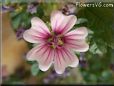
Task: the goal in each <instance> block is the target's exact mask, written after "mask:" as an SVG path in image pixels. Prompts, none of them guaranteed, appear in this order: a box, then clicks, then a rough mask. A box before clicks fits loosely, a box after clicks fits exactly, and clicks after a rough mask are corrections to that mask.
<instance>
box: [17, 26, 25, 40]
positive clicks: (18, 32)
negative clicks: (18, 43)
mask: <svg viewBox="0 0 114 86" xmlns="http://www.w3.org/2000/svg"><path fill="white" fill-rule="evenodd" d="M24 31H25V29H24V28H23V27H20V28H19V29H18V30H17V32H16V37H17V39H18V40H20V39H22V38H23V33H24Z"/></svg>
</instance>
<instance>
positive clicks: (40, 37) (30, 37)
mask: <svg viewBox="0 0 114 86" xmlns="http://www.w3.org/2000/svg"><path fill="white" fill-rule="evenodd" d="M46 37H48V35H46V34H43V33H40V32H38V31H37V30H35V29H29V30H26V31H25V32H24V33H23V38H24V39H25V40H26V41H28V42H30V43H39V42H43V41H45V38H46Z"/></svg>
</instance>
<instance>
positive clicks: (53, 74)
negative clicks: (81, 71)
mask: <svg viewBox="0 0 114 86" xmlns="http://www.w3.org/2000/svg"><path fill="white" fill-rule="evenodd" d="M67 76H70V71H69V70H67V69H66V70H65V72H64V73H63V74H57V73H56V72H55V71H52V72H51V73H50V74H49V75H48V76H47V77H46V78H44V83H45V84H48V83H50V82H52V81H53V80H56V79H59V78H66V77H67Z"/></svg>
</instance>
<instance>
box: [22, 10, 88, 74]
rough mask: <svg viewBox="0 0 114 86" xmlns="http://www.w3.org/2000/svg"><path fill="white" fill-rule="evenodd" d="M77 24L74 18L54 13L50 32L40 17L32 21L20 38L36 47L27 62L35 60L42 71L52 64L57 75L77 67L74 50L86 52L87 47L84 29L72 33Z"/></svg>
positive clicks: (30, 52)
mask: <svg viewBox="0 0 114 86" xmlns="http://www.w3.org/2000/svg"><path fill="white" fill-rule="evenodd" d="M76 21H77V18H76V16H74V15H69V16H66V15H64V14H62V12H60V11H54V12H52V14H51V29H48V27H47V26H46V24H45V23H44V22H43V21H42V20H41V19H40V18H38V17H34V18H32V20H31V28H30V29H29V30H26V31H25V32H24V34H23V37H24V39H25V40H26V41H28V42H31V43H37V44H38V45H36V46H35V47H34V48H33V49H31V50H30V51H29V52H28V54H27V59H28V60H29V61H34V60H35V61H37V62H38V63H39V69H40V70H42V71H47V70H48V69H49V67H50V66H51V65H52V64H53V65H54V68H55V71H56V72H57V73H58V74H62V73H63V72H64V71H65V68H66V67H68V66H70V67H77V65H78V63H79V60H78V58H77V56H76V55H75V52H74V51H77V52H85V51H87V50H88V49H89V45H88V44H87V43H86V41H85V37H86V36H87V35H88V31H87V29H86V28H85V27H80V28H77V29H75V30H71V28H72V27H73V26H74V25H75V24H76Z"/></svg>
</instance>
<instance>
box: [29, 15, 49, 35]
mask: <svg viewBox="0 0 114 86" xmlns="http://www.w3.org/2000/svg"><path fill="white" fill-rule="evenodd" d="M31 24H32V29H35V30H37V31H38V32H41V33H43V34H48V33H50V31H49V29H48V27H47V26H46V24H45V23H44V22H43V21H42V20H41V19H40V18H38V17H33V18H32V19H31Z"/></svg>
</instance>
